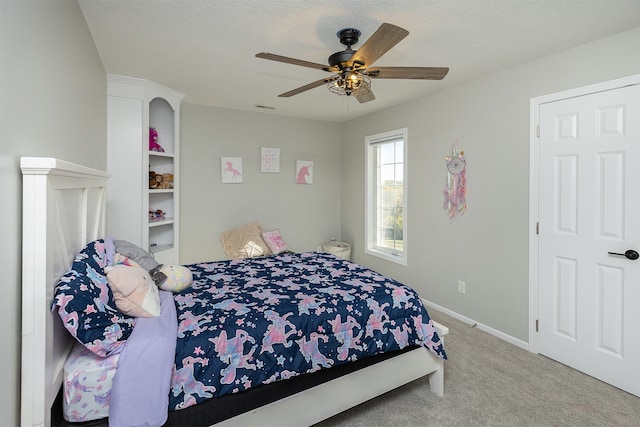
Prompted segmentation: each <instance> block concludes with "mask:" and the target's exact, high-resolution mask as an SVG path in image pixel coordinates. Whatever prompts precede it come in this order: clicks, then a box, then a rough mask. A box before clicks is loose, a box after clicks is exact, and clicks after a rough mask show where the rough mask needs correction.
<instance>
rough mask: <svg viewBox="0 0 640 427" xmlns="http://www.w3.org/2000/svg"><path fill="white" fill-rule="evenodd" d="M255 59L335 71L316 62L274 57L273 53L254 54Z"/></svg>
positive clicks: (280, 56) (279, 56)
mask: <svg viewBox="0 0 640 427" xmlns="http://www.w3.org/2000/svg"><path fill="white" fill-rule="evenodd" d="M256 58H262V59H269V60H271V61H277V62H284V63H286V64H293V65H300V66H301V67H308V68H315V69H316V70H323V71H329V72H335V71H337V68H334V67H330V66H328V65H325V64H318V63H316V62H309V61H304V60H302V59H295V58H289V57H287V56H282V55H276V54H274V53H268V52H260V53H256Z"/></svg>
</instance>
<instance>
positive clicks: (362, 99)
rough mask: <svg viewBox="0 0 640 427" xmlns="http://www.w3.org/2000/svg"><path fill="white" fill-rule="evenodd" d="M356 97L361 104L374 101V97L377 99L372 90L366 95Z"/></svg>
mask: <svg viewBox="0 0 640 427" xmlns="http://www.w3.org/2000/svg"><path fill="white" fill-rule="evenodd" d="M356 99H357V100H358V102H359V103H360V104H364V103H365V102H369V101H373V100H374V99H376V96H375V95H374V94H373V91H371V90H370V91H369V92H367V93H365V94H364V95H358V96H356Z"/></svg>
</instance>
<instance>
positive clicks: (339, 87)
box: [327, 72, 371, 96]
mask: <svg viewBox="0 0 640 427" xmlns="http://www.w3.org/2000/svg"><path fill="white" fill-rule="evenodd" d="M327 87H328V88H329V90H330V91H331V92H333V93H335V94H337V95H346V96H351V95H353V96H360V95H364V94H367V93H369V92H371V79H369V77H367V76H365V75H363V74H358V73H354V72H345V73H343V74H342V75H341V76H340V78H338V79H336V80H332V81H330V82H329V83H327Z"/></svg>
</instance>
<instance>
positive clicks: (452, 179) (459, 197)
mask: <svg viewBox="0 0 640 427" xmlns="http://www.w3.org/2000/svg"><path fill="white" fill-rule="evenodd" d="M444 159H445V161H446V162H447V171H448V172H447V183H446V184H445V186H444V208H445V209H446V210H447V211H448V213H449V219H450V220H451V221H453V220H454V219H455V217H456V215H457V214H458V213H460V214H464V211H465V210H467V201H466V194H467V177H466V175H465V168H466V166H467V162H466V160H465V159H464V151H460V152H459V153H458V152H457V151H456V148H455V146H454V147H451V154H449V155H448V156H444Z"/></svg>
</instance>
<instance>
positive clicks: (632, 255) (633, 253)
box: [608, 249, 640, 260]
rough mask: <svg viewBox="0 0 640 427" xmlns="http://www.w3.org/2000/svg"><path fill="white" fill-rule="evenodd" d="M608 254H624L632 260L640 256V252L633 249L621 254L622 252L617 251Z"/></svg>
mask: <svg viewBox="0 0 640 427" xmlns="http://www.w3.org/2000/svg"><path fill="white" fill-rule="evenodd" d="M608 254H609V255H618V256H624V257H627V258H628V259H631V260H634V259H638V258H640V254H638V252H636V251H634V250H633V249H629V250H628V251H626V252H625V253H623V254H620V253H617V252H608Z"/></svg>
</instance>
